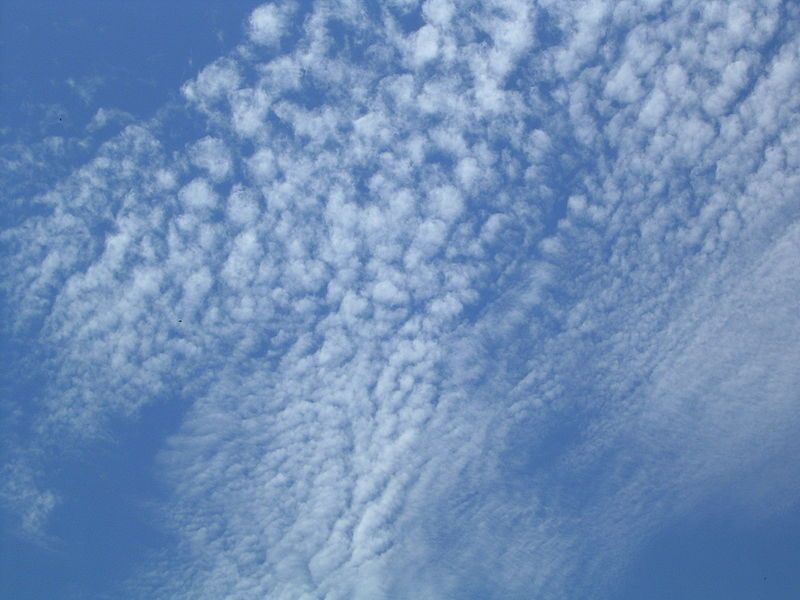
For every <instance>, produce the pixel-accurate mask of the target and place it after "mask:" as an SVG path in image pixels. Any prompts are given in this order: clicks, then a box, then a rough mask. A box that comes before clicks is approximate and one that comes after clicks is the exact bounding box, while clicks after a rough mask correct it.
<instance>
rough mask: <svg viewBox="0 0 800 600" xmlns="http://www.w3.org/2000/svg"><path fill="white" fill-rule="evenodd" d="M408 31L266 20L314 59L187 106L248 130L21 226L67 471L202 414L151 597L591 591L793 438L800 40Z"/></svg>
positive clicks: (680, 11)
mask: <svg viewBox="0 0 800 600" xmlns="http://www.w3.org/2000/svg"><path fill="white" fill-rule="evenodd" d="M406 9H409V10H410V9H411V7H410V6H408V7H406V8H402V7H397V6H393V7H389V8H386V10H385V11H382V12H381V15H380V17H377V16H375V15H372V14H371V13H368V12H367V11H361V10H359V9H358V6H356V5H355V4H354V5H352V6H343V7H342V10H341V13H338V12H337V11H334V10H332V8H331V6H330V5H328V4H327V3H317V4H315V5H314V6H312V7H309V10H308V12H307V13H304V14H303V15H302V16H300V15H299V11H298V14H294V13H293V12H292V11H291V10H289V9H288V8H284V5H274V4H271V5H264V6H262V7H260V8H258V9H256V11H254V12H253V13H252V15H251V17H250V19H249V21H248V25H247V26H248V35H249V36H250V39H251V41H252V42H253V43H255V44H262V45H266V46H269V47H270V49H271V51H270V54H279V56H275V57H272V58H271V59H270V61H269V62H267V63H266V64H263V63H261V62H260V61H261V58H259V56H260V55H259V53H258V52H257V51H256V49H254V48H253V47H252V46H247V48H245V49H241V48H240V49H239V50H237V51H236V52H234V53H232V54H231V56H229V57H225V58H221V59H219V60H217V61H215V62H213V63H212V64H211V65H209V66H207V67H206V68H204V69H203V70H202V71H201V72H200V74H199V75H198V76H197V77H196V78H195V79H194V80H193V81H191V82H189V83H187V84H186V85H185V86H184V88H183V91H184V94H185V96H186V98H187V99H188V100H189V101H190V104H191V105H192V106H193V107H194V108H196V109H197V110H199V115H200V118H206V119H208V126H209V131H211V132H213V133H212V134H210V135H209V136H207V137H203V138H201V139H199V140H191V141H189V143H188V144H186V145H185V146H183V148H184V149H183V150H182V151H179V152H176V153H175V154H174V155H172V158H169V156H170V155H169V153H168V152H166V151H165V150H164V149H163V148H161V146H160V145H159V143H158V141H157V139H158V137H159V135H160V134H159V130H158V127H159V125H158V124H157V123H156V124H151V125H149V126H148V127H147V128H145V127H142V126H138V127H129V128H127V129H126V130H125V131H123V132H122V133H121V134H120V135H119V136H117V138H115V139H114V140H113V141H112V142H111V143H109V144H108V145H106V146H104V147H103V148H102V149H101V150H100V151H99V152H98V155H97V156H96V157H95V158H94V159H93V160H92V161H90V162H89V163H87V165H85V166H84V167H82V168H80V169H78V170H76V171H75V172H74V173H73V174H72V175H71V176H70V177H68V178H67V179H66V180H65V181H64V182H62V183H61V184H59V185H58V186H55V187H54V188H53V189H52V190H50V191H49V192H48V193H46V194H44V195H42V196H41V197H39V198H37V199H36V201H37V202H38V203H40V204H41V205H43V206H46V207H47V211H48V212H46V214H40V215H38V216H32V217H30V218H26V219H23V220H22V222H21V224H20V225H19V226H17V227H15V228H13V229H9V230H6V231H4V232H3V242H4V244H5V243H6V242H8V246H4V248H5V247H8V248H11V250H9V251H8V252H9V253H10V254H9V257H10V258H13V260H8V261H4V263H6V266H4V267H3V269H4V270H3V282H4V283H3V286H4V287H3V291H4V294H7V297H8V298H9V300H8V302H9V305H10V306H11V307H12V312H13V314H14V316H15V323H14V324H13V327H12V329H14V328H16V330H19V331H26V330H29V331H34V335H35V337H36V340H37V343H38V344H40V345H41V346H42V347H43V348H46V351H47V352H49V353H51V354H52V356H53V357H54V358H53V359H52V364H53V367H52V368H53V376H52V377H51V378H50V379H49V383H48V385H47V386H46V390H45V392H43V397H42V398H39V399H38V400H37V402H38V403H39V404H38V406H40V409H39V410H40V413H37V414H39V416H37V417H36V418H35V419H34V422H35V424H34V426H33V427H32V429H31V432H30V437H31V440H30V441H29V443H28V450H29V451H30V452H29V453H30V454H31V455H36V456H40V455H41V456H44V458H41V460H43V461H57V456H56V454H57V453H58V451H57V450H52V448H55V447H57V446H58V444H59V443H61V442H54V441H52V440H59V439H68V440H71V441H70V442H69V443H79V442H80V443H82V444H84V447H87V446H90V444H91V441H92V439H94V438H93V436H99V435H103V434H106V433H105V432H107V425H106V424H107V423H108V421H109V420H110V418H111V417H112V416H116V417H126V416H127V417H130V418H135V415H136V414H137V411H138V410H139V409H140V408H141V407H142V406H143V405H144V404H146V403H150V402H159V401H161V398H163V397H164V396H166V395H167V394H166V391H167V390H173V389H178V390H181V392H180V393H181V395H182V397H183V398H185V399H187V400H190V401H191V406H190V408H189V409H188V411H187V414H186V415H185V417H184V419H183V421H182V423H181V426H180V428H179V431H178V432H177V433H176V434H175V435H173V436H171V437H170V439H169V440H168V441H166V442H165V445H164V448H163V449H162V452H161V454H160V458H159V463H158V469H159V472H160V473H161V474H162V475H163V477H164V479H165V483H166V485H167V488H168V490H169V498H168V500H167V502H166V504H167V506H166V507H165V519H166V520H168V521H169V526H170V528H171V529H172V531H173V532H174V533H175V534H176V537H177V539H178V540H179V542H178V547H177V548H173V549H170V550H168V551H167V552H166V553H165V556H166V557H167V558H166V559H164V560H163V561H161V562H159V561H156V562H155V563H154V564H150V565H146V567H145V568H144V569H143V570H145V571H149V572H150V574H151V575H150V578H149V579H148V578H145V577H137V580H136V581H135V582H132V583H131V586H132V587H133V588H137V587H138V591H139V592H141V593H140V595H141V596H143V597H173V598H196V597H220V596H224V597H230V598H251V597H255V596H258V597H265V596H270V597H275V598H283V597H285V598H298V597H303V596H304V595H305V597H309V598H310V597H331V598H345V597H358V594H361V595H362V596H365V597H370V598H381V597H387V598H388V597H419V596H420V595H421V594H422V593H424V594H427V595H428V596H429V597H458V596H459V595H463V593H464V589H466V588H468V587H469V586H470V585H471V584H473V583H476V582H478V583H479V584H480V585H481V586H484V587H482V588H480V589H485V590H487V595H492V594H494V595H500V596H503V597H510V598H513V597H530V596H531V595H532V594H533V595H537V596H542V597H554V598H558V597H572V596H580V595H582V594H583V595H585V593H586V590H587V587H586V583H587V581H593V582H594V581H597V582H598V585H605V584H607V583H608V582H609V581H610V579H609V578H610V577H612V576H613V574H614V573H616V572H618V570H619V568H620V565H621V564H622V561H624V560H626V557H629V556H631V553H633V552H635V549H636V547H637V544H638V543H640V541H641V540H643V539H646V538H647V536H649V535H652V534H653V532H655V531H657V530H658V528H659V527H661V526H663V523H664V522H665V519H666V518H667V516H668V515H667V514H666V513H665V512H663V511H661V510H659V509H657V508H653V509H652V510H650V511H648V512H647V514H644V513H642V512H640V511H637V507H640V506H642V505H645V504H648V502H649V501H650V500H651V499H652V497H653V496H656V497H659V498H665V499H666V502H667V503H671V502H672V503H673V504H674V506H675V507H676V511H681V510H689V509H691V507H692V506H693V504H692V503H693V502H696V501H698V499H699V498H702V497H703V495H704V494H708V493H710V492H711V491H713V490H712V488H713V485H714V484H713V482H715V481H721V480H723V479H726V478H728V479H730V478H733V477H735V475H736V473H738V472H739V471H737V469H738V468H739V466H737V465H740V463H741V464H744V463H743V462H742V461H744V459H745V458H746V459H747V460H746V461H744V462H746V464H747V468H748V469H750V470H751V471H753V470H757V465H758V463H759V461H762V462H763V461H766V462H768V461H769V460H770V458H771V457H772V458H774V457H776V456H781V455H782V454H781V453H782V452H785V450H786V448H788V447H790V446H791V444H792V441H791V440H792V436H793V434H795V433H796V431H797V420H798V417H797V412H796V409H795V408H794V404H793V400H794V395H793V394H795V392H794V390H796V388H797V385H798V382H797V381H796V376H794V372H795V370H794V369H793V365H794V364H795V363H796V360H795V359H797V358H798V356H800V349H798V348H797V344H796V343H795V342H793V340H795V339H797V333H798V332H797V331H796V329H797V327H796V323H797V319H796V318H795V317H794V316H793V313H792V311H791V309H789V308H787V307H790V306H792V299H794V298H795V297H796V296H797V293H798V292H800V290H798V289H797V287H798V286H797V281H796V277H794V276H793V271H792V265H793V262H795V261H794V259H795V258H796V255H797V253H798V252H799V251H800V250H798V245H797V231H796V225H795V224H796V220H797V213H796V210H795V209H794V208H793V206H794V204H795V203H796V198H797V193H798V192H799V191H800V190H798V182H800V179H798V169H800V160H799V159H798V153H797V150H796V149H797V147H798V145H797V140H798V137H800V133H798V125H797V122H796V118H795V116H794V115H795V114H796V113H797V109H798V106H797V105H798V102H800V93H798V85H800V67H798V65H799V64H800V61H799V60H798V45H797V42H796V36H792V35H788V32H789V31H791V32H794V31H795V29H792V28H796V25H793V24H791V23H789V24H785V25H781V26H782V27H787V28H789V29H787V30H786V31H784V33H782V34H780V35H778V34H777V33H776V32H777V27H778V26H779V25H778V21H777V17H776V16H775V15H776V14H777V10H776V9H775V7H773V6H772V5H764V4H762V3H755V2H753V3H747V2H741V3H738V4H737V5H736V6H731V7H730V8H728V7H726V6H725V5H722V4H718V5H716V4H715V5H713V6H712V5H711V4H709V5H707V6H704V7H703V10H701V11H699V12H698V11H694V10H693V9H692V8H691V7H688V6H683V5H674V6H673V5H670V6H659V4H658V3H657V2H651V3H646V4H642V3H639V4H635V3H627V4H626V3H621V4H617V5H614V6H612V5H611V4H609V3H604V2H578V1H575V2H567V3H555V2H543V3H539V4H537V5H535V6H534V4H533V3H526V2H492V3H489V4H478V3H474V4H468V5H464V6H461V5H455V4H453V3H450V2H440V1H433V0H431V1H428V2H425V3H424V4H423V6H422V15H423V17H424V19H425V20H426V21H427V24H426V25H423V26H422V27H421V28H419V29H418V30H417V31H416V32H413V33H410V34H409V33H407V30H403V31H406V33H399V32H400V31H401V29H402V27H401V19H400V18H399V17H398V14H400V13H401V12H402V11H403V10H406ZM392 11H399V12H392ZM545 16H546V17H547V21H548V22H552V23H553V24H554V27H557V28H558V29H559V32H560V33H559V35H557V36H556V35H554V36H553V38H554V39H553V40H549V39H541V40H540V39H537V38H536V36H535V35H534V31H535V29H534V25H535V23H537V22H538V19H544V18H545ZM336 19H338V20H337V21H336V27H337V28H340V29H339V31H340V32H341V31H344V32H345V34H346V35H345V37H346V39H348V40H351V42H348V44H344V45H341V46H340V45H334V44H333V42H332V34H331V29H332V27H333V25H332V21H334V20H336ZM290 30H291V31H293V32H295V31H296V32H297V33H298V34H299V36H300V37H299V39H297V40H296V42H293V43H292V45H291V47H289V44H283V43H282V40H284V39H286V37H288V35H286V37H284V35H285V34H286V32H288V31H290ZM769 44H775V46H776V47H775V48H774V53H772V54H765V53H762V51H763V50H764V48H765V47H766V46H767V45H769ZM404 64H405V65H406V66H405V67H404V66H403V65H404ZM409 65H410V66H411V67H413V69H414V70H413V73H411V72H408V66H409ZM270 110H271V111H272V113H270ZM164 126H165V127H168V126H169V123H165V124H164ZM242 138H247V139H242ZM238 145H241V147H237V146H238ZM192 165H193V166H194V167H198V168H200V169H202V170H203V171H204V173H203V174H202V176H198V174H197V172H196V171H195V170H193V168H192ZM215 186H217V187H216V188H215ZM228 186H229V187H228ZM212 209H219V211H215V210H212ZM178 319H180V320H181V321H186V322H187V323H195V324H197V325H198V326H194V327H182V328H180V329H179V328H177V326H176V322H177V321H178ZM37 323H44V325H43V326H41V327H38V325H37ZM26 328H28V329H26ZM12 333H13V331H12ZM15 335H16V334H15ZM15 339H16V338H15ZM763 390H766V391H767V392H768V393H767V392H764V391H763ZM598 398H602V399H603V403H602V404H600V403H598V404H597V405H590V404H589V403H591V402H595V400H596V399H598ZM698 398H702V399H703V400H702V402H699V401H698V400H697V399H698ZM584 409H585V410H584ZM589 413H591V414H592V415H593V416H592V420H591V422H589V423H582V422H577V423H574V426H575V427H576V428H577V429H578V430H580V432H581V435H580V436H578V438H579V440H578V441H576V442H574V443H573V442H569V441H566V442H564V446H563V447H562V448H560V449H559V451H558V452H556V454H557V456H555V457H554V458H552V461H550V459H548V461H549V462H545V461H544V460H543V459H542V462H540V463H537V462H536V460H537V456H538V455H537V454H536V452H537V448H538V447H539V445H543V446H542V447H544V446H546V442H547V440H546V439H545V438H544V437H543V436H544V435H545V433H546V432H547V431H548V430H551V429H553V428H556V429H557V428H558V426H559V425H560V424H561V423H562V421H563V420H564V419H569V418H578V417H576V415H583V414H589ZM692 415H694V416H692ZM64 430H67V431H69V432H71V433H70V436H68V437H63V436H60V435H56V434H57V433H60V432H62V431H64ZM37 436H38V437H37ZM45 438H47V440H48V441H47V442H44V441H42V440H43V439H45ZM755 439H758V440H759V441H760V443H759V444H757V445H758V451H757V452H753V453H750V454H749V455H746V454H745V452H744V450H743V449H744V448H746V447H748V445H755V444H754V443H753V440H755ZM48 448H50V449H51V450H46V449H48ZM623 448H624V449H623ZM625 449H633V450H635V451H636V452H634V451H633V450H631V451H630V452H628V451H627V450H625ZM48 452H49V453H50V454H49V455H48ZM22 453H23V454H24V453H25V449H23V450H22ZM531 455H532V456H533V459H531V462H530V464H528V463H523V464H522V465H520V464H518V462H519V461H521V460H522V459H521V458H520V457H522V456H531ZM29 460H30V459H29ZM38 460H39V458H37V461H38ZM37 461H31V462H30V464H39V463H38V462H37ZM23 462H24V461H23ZM751 471H748V473H749V472H751ZM20 472H21V473H22V472H23V471H22V470H21V471H20ZM28 472H30V470H29V471H28ZM789 475H791V476H792V477H794V476H795V475H796V472H794V471H792V472H791V473H789ZM25 477H27V475H26V476H21V475H20V476H15V477H12V478H11V481H12V484H11V485H10V486H9V485H7V486H6V488H4V489H6V490H11V491H10V492H9V493H6V494H5V496H4V498H5V500H4V501H5V502H6V503H7V504H11V505H13V504H16V505H17V506H18V507H22V508H24V506H23V505H25V504H26V503H27V504H30V506H33V507H34V510H32V511H31V512H30V515H31V516H25V515H26V514H28V513H26V512H25V510H22V509H19V510H21V514H22V516H21V520H22V521H24V522H26V523H29V526H26V527H28V529H37V528H42V527H44V526H46V525H45V524H46V514H47V512H48V510H49V509H50V508H52V502H53V501H54V498H55V495H49V494H56V493H57V492H58V490H55V491H54V492H42V491H36V490H40V487H38V485H37V486H34V485H33V484H32V483H31V485H30V486H27V487H26V485H27V484H26V485H23V483H24V482H25V481H27V480H26V479H25ZM571 478H572V479H571ZM575 480H578V481H580V482H581V485H578V486H574V485H571V483H570V482H571V481H575ZM709 482H712V483H709ZM45 483H46V482H45ZM37 484H38V482H37ZM761 484H762V487H768V483H765V481H761ZM14 486H17V487H16V488H14ZM41 489H44V488H41ZM20 490H21V491H20ZM30 490H34V491H30ZM795 495H796V492H795ZM770 497H774V498H779V499H780V500H781V502H783V505H786V503H787V502H790V501H793V500H796V497H795V496H794V495H793V492H792V490H791V489H788V488H787V487H784V488H783V489H781V490H780V493H778V492H776V495H775V496H770ZM743 502H744V501H743ZM745 503H746V502H745ZM487 524H491V527H489V526H488V525H487ZM437 540H450V543H439V542H438V541H437ZM487 557H488V558H487ZM620 557H621V558H620ZM618 559H619V560H618ZM409 573H412V574H413V577H411V576H409V575H408V574H409ZM603 573H607V574H608V575H603ZM148 582H149V583H148ZM476 584H477V583H476ZM420 590H422V592H421V591H420Z"/></svg>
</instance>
